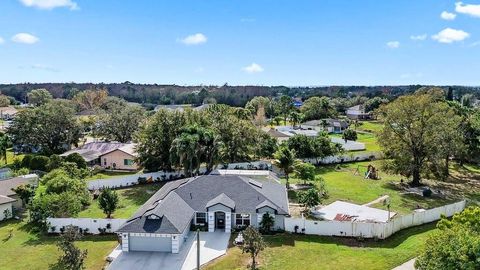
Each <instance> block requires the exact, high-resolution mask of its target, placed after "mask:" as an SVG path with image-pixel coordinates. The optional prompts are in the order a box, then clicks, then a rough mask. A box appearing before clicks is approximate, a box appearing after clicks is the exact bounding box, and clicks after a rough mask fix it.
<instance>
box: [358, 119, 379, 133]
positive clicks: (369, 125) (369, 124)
mask: <svg viewBox="0 0 480 270" xmlns="http://www.w3.org/2000/svg"><path fill="white" fill-rule="evenodd" d="M382 129H383V124H382V123H381V122H379V121H362V122H360V125H359V126H358V127H357V130H359V131H365V132H371V133H378V132H380V131H381V130H382Z"/></svg>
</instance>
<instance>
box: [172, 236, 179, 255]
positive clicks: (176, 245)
mask: <svg viewBox="0 0 480 270" xmlns="http://www.w3.org/2000/svg"><path fill="white" fill-rule="evenodd" d="M179 238H180V237H179V235H177V234H172V253H178V251H179V250H180V239H179Z"/></svg>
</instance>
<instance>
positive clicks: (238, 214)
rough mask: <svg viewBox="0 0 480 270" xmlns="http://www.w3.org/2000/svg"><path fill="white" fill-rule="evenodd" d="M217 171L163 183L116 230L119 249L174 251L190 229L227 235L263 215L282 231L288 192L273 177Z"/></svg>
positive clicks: (251, 223) (254, 223)
mask: <svg viewBox="0 0 480 270" xmlns="http://www.w3.org/2000/svg"><path fill="white" fill-rule="evenodd" d="M221 173H222V175H220V172H219V171H217V172H214V174H213V175H212V174H211V175H204V176H199V177H196V178H188V179H181V180H177V181H172V182H168V183H166V184H165V185H164V186H163V187H162V188H161V189H160V190H159V191H157V193H155V194H154V195H153V196H152V197H151V198H150V199H149V200H148V201H147V202H146V203H145V204H144V205H143V206H142V207H141V208H140V209H139V210H138V211H137V212H136V213H135V214H134V215H133V216H132V217H131V218H130V219H129V220H128V221H127V222H126V223H125V224H124V225H123V226H122V227H121V228H120V229H119V230H118V231H117V233H118V234H119V236H120V237H121V239H122V244H121V246H122V250H123V251H159V252H171V253H178V252H179V250H180V248H181V246H182V244H183V242H184V241H185V238H186V236H187V234H188V232H189V231H190V227H191V225H199V226H204V228H206V229H208V232H214V231H223V232H225V233H230V232H231V230H232V228H244V227H246V226H249V225H252V226H254V227H258V226H259V223H260V222H261V220H262V217H263V215H264V214H269V215H271V216H272V217H274V220H275V224H274V226H273V227H274V228H275V229H284V217H285V216H286V215H288V214H289V212H288V199H287V191H286V189H285V186H284V185H282V184H281V183H280V182H279V181H278V179H277V178H276V177H275V176H274V175H273V174H271V173H269V174H268V175H266V176H264V177H260V176H258V175H257V176H255V180H254V179H252V178H250V177H248V176H241V175H227V174H225V171H223V172H221ZM232 173H235V172H234V171H232ZM252 177H253V176H252ZM207 244H208V243H207Z"/></svg>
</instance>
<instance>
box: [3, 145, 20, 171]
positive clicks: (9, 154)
mask: <svg viewBox="0 0 480 270" xmlns="http://www.w3.org/2000/svg"><path fill="white" fill-rule="evenodd" d="M24 156H25V155H23V154H20V155H15V154H14V153H13V150H12V148H9V149H7V163H5V160H2V161H0V167H6V166H8V165H12V164H13V161H14V160H15V159H18V160H20V161H21V160H22V159H23V157H24Z"/></svg>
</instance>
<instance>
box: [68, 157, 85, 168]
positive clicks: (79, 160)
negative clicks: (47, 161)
mask: <svg viewBox="0 0 480 270" xmlns="http://www.w3.org/2000/svg"><path fill="white" fill-rule="evenodd" d="M65 161H67V162H74V163H76V164H77V167H78V168H79V169H85V168H87V162H86V161H85V159H83V157H82V156H81V155H80V154H78V153H72V154H70V155H68V156H66V157H65Z"/></svg>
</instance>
